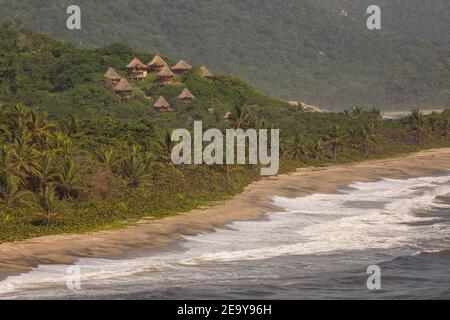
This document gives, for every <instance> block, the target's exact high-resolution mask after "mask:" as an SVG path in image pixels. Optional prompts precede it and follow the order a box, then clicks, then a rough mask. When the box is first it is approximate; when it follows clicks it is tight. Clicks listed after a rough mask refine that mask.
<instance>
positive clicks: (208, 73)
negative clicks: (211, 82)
mask: <svg viewBox="0 0 450 320" xmlns="http://www.w3.org/2000/svg"><path fill="white" fill-rule="evenodd" d="M200 70H201V72H202V75H203V76H204V77H205V78H214V75H213V74H212V73H211V71H209V70H208V68H207V67H200Z"/></svg>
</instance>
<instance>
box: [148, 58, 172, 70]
mask: <svg viewBox="0 0 450 320" xmlns="http://www.w3.org/2000/svg"><path fill="white" fill-rule="evenodd" d="M147 66H148V70H149V71H150V72H160V71H161V69H162V68H163V67H168V65H167V63H166V62H165V61H164V60H163V58H161V57H160V56H159V55H156V56H155V57H154V58H153V59H152V61H150V62H149V63H148V64H147Z"/></svg>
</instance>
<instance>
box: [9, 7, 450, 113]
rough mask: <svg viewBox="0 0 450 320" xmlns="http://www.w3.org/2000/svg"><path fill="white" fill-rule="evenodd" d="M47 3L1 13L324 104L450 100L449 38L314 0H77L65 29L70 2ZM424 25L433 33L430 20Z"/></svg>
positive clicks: (81, 40) (441, 103)
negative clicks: (375, 23) (370, 22)
mask: <svg viewBox="0 0 450 320" xmlns="http://www.w3.org/2000/svg"><path fill="white" fill-rule="evenodd" d="M44 3H45V5H42V3H41V2H37V1H33V0H24V1H20V2H17V1H10V0H0V5H2V9H4V10H2V12H1V13H0V15H2V16H3V17H4V18H5V19H6V17H16V19H15V20H16V21H15V24H16V25H21V24H22V22H24V24H26V25H27V26H30V27H32V28H33V29H35V30H39V31H43V32H46V33H49V34H52V35H54V36H56V37H58V38H62V39H65V40H67V41H70V42H72V43H74V44H76V45H77V46H80V45H81V46H83V47H91V46H104V45H106V44H109V43H113V42H116V41H122V42H125V43H127V44H128V45H129V46H130V47H132V48H135V49H138V50H142V51H150V52H158V53H161V54H163V55H166V56H171V57H174V58H177V59H178V58H185V59H188V60H189V61H191V62H192V63H195V64H198V65H200V64H206V65H207V66H208V67H210V69H211V70H213V71H216V72H217V71H219V72H224V73H229V74H230V73H231V74H236V75H238V76H240V77H242V78H244V79H245V80H248V81H250V82H251V83H252V84H254V85H255V86H257V87H258V88H259V89H261V90H262V91H263V92H265V93H267V94H269V95H272V96H276V97H281V98H284V99H287V100H299V101H305V102H307V103H309V104H313V105H318V106H323V107H326V108H328V109H343V108H349V107H352V106H355V105H363V106H366V107H372V106H376V107H383V108H387V109H393V108H394V109H395V108H397V109H398V108H405V109H409V108H410V107H411V106H412V105H414V106H417V107H435V108H436V107H446V106H448V104H449V101H450V97H449V95H450V92H449V88H450V49H449V46H448V45H447V44H436V43H432V42H430V41H428V40H415V39H399V38H397V37H396V36H393V35H390V34H388V32H385V31H382V32H369V31H367V30H366V29H365V28H361V21H358V19H347V18H345V17H341V16H339V15H338V14H336V12H335V8H333V7H331V8H330V7H328V6H326V5H324V4H323V3H320V2H319V1H318V0H300V1H299V0H295V1H294V0H272V1H260V0H248V1H237V0H233V1H226V2H225V1H220V0H186V1H182V2H180V1H176V0H172V1H158V0H144V1H139V2H135V1H128V0H119V1H113V2H110V3H106V2H104V1H98V0H90V1H87V0H80V1H78V4H79V5H80V6H81V8H82V28H83V29H82V30H81V31H79V32H74V31H69V30H67V29H65V27H64V26H65V19H66V14H65V10H66V8H67V6H68V5H69V4H71V2H70V1H66V0H63V1H60V0H46V1H44ZM344 3H345V2H344ZM396 3H400V2H398V1H397V2H396ZM414 3H417V2H416V1H414ZM424 6H425V5H424ZM398 8H400V7H398ZM407 8H408V10H410V11H411V10H415V8H416V6H415V5H414V4H411V5H409V6H408V7H407ZM429 8H434V7H433V6H432V5H430V7H429ZM419 9H420V8H419V7H417V10H419ZM352 10H353V7H352ZM354 10H359V7H358V8H357V7H355V8H354ZM410 11H408V12H410ZM420 12H421V13H422V12H423V11H420ZM426 12H427V14H428V13H429V14H432V13H434V11H426ZM386 14H387V13H386ZM441 15H443V19H444V24H443V25H444V26H445V18H446V17H448V11H447V12H446V11H441V12H440V15H433V17H432V18H430V16H429V15H426V17H424V18H423V19H421V21H422V20H426V21H437V22H436V27H433V28H434V29H430V30H433V32H431V33H432V34H436V33H437V32H438V31H439V27H438V24H440V23H441V22H442V19H441V18H439V17H440V16H441ZM408 16H409V14H408ZM408 21H409V20H408ZM439 21H440V22H439ZM402 28H403V24H402V25H400V26H399V27H398V28H397V29H402ZM422 28H423V29H426V30H428V26H427V25H426V24H425V26H423V27H422ZM412 30H415V29H412ZM411 32H413V33H414V34H415V31H411ZM418 34H419V35H421V33H420V32H418Z"/></svg>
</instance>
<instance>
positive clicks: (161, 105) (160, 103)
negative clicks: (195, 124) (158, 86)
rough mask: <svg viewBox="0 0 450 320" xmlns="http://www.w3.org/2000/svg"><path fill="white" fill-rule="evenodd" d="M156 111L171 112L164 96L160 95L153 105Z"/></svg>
mask: <svg viewBox="0 0 450 320" xmlns="http://www.w3.org/2000/svg"><path fill="white" fill-rule="evenodd" d="M153 107H155V109H156V111H157V112H171V111H172V108H171V107H170V104H169V103H168V102H167V100H166V98H164V96H160V97H159V98H158V100H156V102H155V104H154V105H153Z"/></svg>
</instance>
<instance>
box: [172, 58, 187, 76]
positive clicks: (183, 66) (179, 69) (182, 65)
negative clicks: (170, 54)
mask: <svg viewBox="0 0 450 320" xmlns="http://www.w3.org/2000/svg"><path fill="white" fill-rule="evenodd" d="M191 69H192V66H191V65H190V64H189V63H187V62H186V61H184V60H180V61H178V63H177V64H176V65H175V66H173V67H172V70H173V72H175V73H185V72H188V71H189V70H191Z"/></svg>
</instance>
